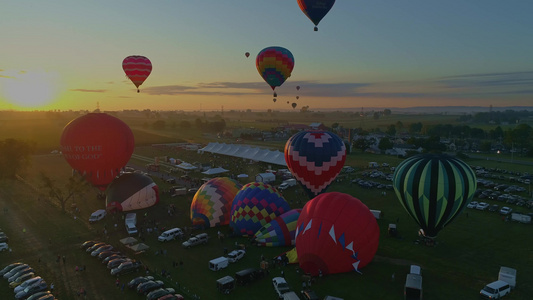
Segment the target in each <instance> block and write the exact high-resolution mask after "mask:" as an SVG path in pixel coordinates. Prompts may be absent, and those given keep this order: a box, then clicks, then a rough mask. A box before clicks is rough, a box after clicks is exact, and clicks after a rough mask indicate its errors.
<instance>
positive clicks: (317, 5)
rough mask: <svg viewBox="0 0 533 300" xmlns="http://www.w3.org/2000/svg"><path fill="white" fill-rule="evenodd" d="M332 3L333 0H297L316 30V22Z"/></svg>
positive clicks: (322, 16) (333, 2)
mask: <svg viewBox="0 0 533 300" xmlns="http://www.w3.org/2000/svg"><path fill="white" fill-rule="evenodd" d="M333 4H335V0H298V5H299V6H300V9H301V10H302V12H303V13H304V14H305V15H306V16H307V17H308V18H309V20H311V22H313V24H315V31H318V27H317V26H318V23H320V21H321V20H322V18H324V16H326V14H327V13H328V12H329V10H330V9H331V8H332V7H333Z"/></svg>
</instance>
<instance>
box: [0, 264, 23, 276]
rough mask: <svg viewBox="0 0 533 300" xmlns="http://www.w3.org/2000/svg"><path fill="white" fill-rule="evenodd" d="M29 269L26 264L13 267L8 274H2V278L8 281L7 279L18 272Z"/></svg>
mask: <svg viewBox="0 0 533 300" xmlns="http://www.w3.org/2000/svg"><path fill="white" fill-rule="evenodd" d="M27 267H29V266H28V265H27V264H20V265H17V266H15V267H14V268H12V269H11V270H9V272H7V273H5V274H4V278H5V279H8V278H9V277H11V276H13V275H15V274H17V272H18V271H20V270H22V269H25V268H27Z"/></svg>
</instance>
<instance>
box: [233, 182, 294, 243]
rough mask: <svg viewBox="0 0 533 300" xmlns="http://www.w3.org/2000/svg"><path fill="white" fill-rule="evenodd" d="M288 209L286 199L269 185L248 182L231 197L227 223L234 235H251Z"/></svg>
mask: <svg viewBox="0 0 533 300" xmlns="http://www.w3.org/2000/svg"><path fill="white" fill-rule="evenodd" d="M290 209H291V208H290V207H289V204H288V203H287V201H285V199H283V196H281V194H280V193H279V192H278V191H277V190H276V189H275V188H273V187H272V186H271V185H269V184H266V183H263V182H250V183H248V184H246V185H245V186H243V187H242V189H241V190H240V191H239V192H238V193H237V195H236V196H235V199H233V204H232V205H231V221H230V223H229V225H230V227H231V228H232V229H233V233H234V234H235V235H245V236H253V235H254V234H255V233H256V232H257V231H258V230H259V229H261V227H263V226H265V225H266V224H267V223H269V222H270V221H272V220H274V219H275V218H276V217H278V216H280V215H281V214H283V213H285V212H287V211H289V210H290Z"/></svg>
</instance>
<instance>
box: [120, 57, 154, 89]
mask: <svg viewBox="0 0 533 300" xmlns="http://www.w3.org/2000/svg"><path fill="white" fill-rule="evenodd" d="M122 69H123V70H124V72H125V73H126V76H128V78H129V79H130V80H131V82H133V84H134V85H135V86H136V87H137V91H138V88H139V86H140V85H141V84H143V82H144V81H145V80H146V78H148V76H149V75H150V73H151V72H152V62H150V60H149V59H148V58H146V57H144V56H141V55H131V56H128V57H126V58H125V59H124V60H123V61H122Z"/></svg>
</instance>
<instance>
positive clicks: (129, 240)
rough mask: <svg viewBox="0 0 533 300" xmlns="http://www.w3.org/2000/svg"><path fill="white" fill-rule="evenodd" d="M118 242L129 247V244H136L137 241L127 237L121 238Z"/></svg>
mask: <svg viewBox="0 0 533 300" xmlns="http://www.w3.org/2000/svg"><path fill="white" fill-rule="evenodd" d="M120 242H121V243H122V244H124V245H131V244H133V243H137V239H136V238H134V237H131V236H129V237H127V238H123V239H121V240H120Z"/></svg>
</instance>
